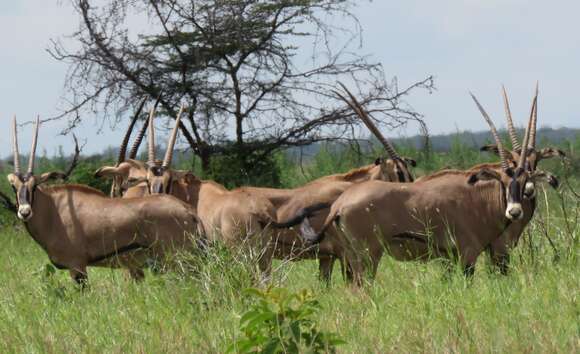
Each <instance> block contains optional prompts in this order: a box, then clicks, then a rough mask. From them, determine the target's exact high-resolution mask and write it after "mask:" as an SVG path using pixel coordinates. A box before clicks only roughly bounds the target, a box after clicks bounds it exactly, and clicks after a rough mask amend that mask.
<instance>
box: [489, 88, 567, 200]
mask: <svg viewBox="0 0 580 354" xmlns="http://www.w3.org/2000/svg"><path fill="white" fill-rule="evenodd" d="M502 96H503V102H504V110H505V115H506V120H507V128H508V134H509V137H510V141H511V144H512V150H507V149H504V151H505V153H506V155H507V158H508V160H509V162H510V163H511V164H512V165H513V166H514V167H515V166H516V163H517V161H519V159H520V156H521V155H522V145H520V142H519V140H518V136H517V133H516V130H515V128H514V123H513V119H512V115H511V110H510V105H509V100H508V96H507V93H506V90H505V87H503V86H502ZM535 96H536V97H537V96H538V85H537V84H536V95H535ZM537 122H538V108H537V102H536V108H535V109H534V111H533V117H532V125H531V128H530V136H529V142H528V145H527V147H526V168H527V170H528V173H530V174H534V172H535V171H536V170H537V166H538V163H539V162H540V161H541V160H543V159H548V158H552V157H561V158H564V157H565V156H566V154H565V153H564V152H563V151H562V150H560V149H556V148H551V147H548V148H544V149H540V150H536V129H537ZM481 151H489V152H492V153H495V154H496V155H498V156H499V149H498V146H497V145H496V144H491V145H485V146H482V147H481ZM540 175H542V176H549V177H547V179H546V180H547V181H548V183H549V184H550V185H551V186H552V187H554V188H557V186H558V181H557V179H556V177H555V176H554V175H551V174H547V173H546V172H542V173H540ZM535 196H536V187H535V183H534V182H532V181H531V180H530V181H528V182H527V183H526V185H525V187H524V197H525V198H527V199H532V198H534V197H535Z"/></svg>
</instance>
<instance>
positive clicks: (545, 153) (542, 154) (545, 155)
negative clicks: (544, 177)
mask: <svg viewBox="0 0 580 354" xmlns="http://www.w3.org/2000/svg"><path fill="white" fill-rule="evenodd" d="M552 157H560V158H564V157H566V154H565V153H564V151H562V150H560V149H555V148H543V149H541V150H540V151H538V161H539V160H543V159H550V158H552Z"/></svg>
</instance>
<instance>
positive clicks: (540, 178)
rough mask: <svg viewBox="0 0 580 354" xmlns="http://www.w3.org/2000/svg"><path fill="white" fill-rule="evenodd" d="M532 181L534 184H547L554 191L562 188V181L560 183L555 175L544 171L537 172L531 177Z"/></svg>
mask: <svg viewBox="0 0 580 354" xmlns="http://www.w3.org/2000/svg"><path fill="white" fill-rule="evenodd" d="M530 180H531V181H532V182H534V183H536V182H547V183H548V184H549V185H550V186H551V187H552V188H554V189H558V187H559V186H560V181H558V178H557V177H556V176H555V175H553V174H551V173H549V172H546V171H542V170H536V171H535V172H534V173H533V174H532V176H531V177H530Z"/></svg>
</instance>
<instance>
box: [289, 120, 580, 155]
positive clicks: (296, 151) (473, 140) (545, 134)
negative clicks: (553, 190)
mask: <svg viewBox="0 0 580 354" xmlns="http://www.w3.org/2000/svg"><path fill="white" fill-rule="evenodd" d="M517 131H518V135H519V136H523V135H524V131H523V129H518V130H517ZM500 134H501V135H502V136H504V137H505V141H508V140H509V139H508V138H507V132H506V131H505V130H503V131H502V130H500ZM537 136H538V139H539V142H540V144H544V145H545V144H548V143H552V144H556V145H559V146H560V145H562V144H566V143H567V142H574V141H575V140H577V139H579V138H580V129H576V128H558V129H553V128H549V127H544V128H540V129H538V135H537ZM372 140H373V144H376V143H377V142H376V140H375V139H372ZM392 141H393V143H395V145H397V146H404V147H411V148H413V149H416V150H423V149H424V148H425V141H426V140H425V137H424V136H421V135H414V136H411V137H404V138H394V139H392ZM428 141H429V147H430V149H431V151H433V152H445V153H447V152H450V151H451V150H452V149H453V148H454V146H456V145H458V144H459V145H464V146H465V147H471V148H474V149H478V148H479V147H481V146H482V145H485V144H490V143H492V142H493V137H492V136H491V133H490V132H489V131H479V132H471V131H458V132H455V133H449V134H439V135H431V136H429V140H428ZM358 144H359V145H360V146H361V148H363V149H370V146H371V143H370V142H369V141H368V140H361V141H359V142H358ZM322 145H323V144H312V145H310V146H305V147H301V148H293V149H290V154H291V155H292V156H295V157H299V156H300V155H302V157H310V156H313V155H315V154H316V153H317V152H318V150H319V149H320V147H321V146H322Z"/></svg>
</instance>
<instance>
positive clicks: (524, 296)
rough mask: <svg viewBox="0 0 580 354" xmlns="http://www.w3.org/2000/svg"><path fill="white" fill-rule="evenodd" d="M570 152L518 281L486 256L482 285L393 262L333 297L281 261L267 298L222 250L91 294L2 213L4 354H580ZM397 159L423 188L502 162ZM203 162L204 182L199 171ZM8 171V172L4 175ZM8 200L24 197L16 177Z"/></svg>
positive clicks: (577, 204) (288, 174) (249, 268)
mask: <svg viewBox="0 0 580 354" xmlns="http://www.w3.org/2000/svg"><path fill="white" fill-rule="evenodd" d="M559 145H560V147H561V148H562V149H563V150H565V152H566V153H567V154H568V156H569V158H568V160H567V161H566V162H565V163H562V162H560V161H558V160H556V159H553V160H547V161H543V162H542V164H541V166H540V167H541V168H542V169H545V170H548V171H551V172H553V173H554V174H556V175H558V176H559V178H560V182H561V186H560V188H559V190H558V191H553V190H551V189H550V188H549V187H543V188H541V189H540V190H539V193H538V210H536V214H535V216H534V219H533V220H532V222H531V224H530V225H529V226H528V228H527V230H526V231H525V234H524V236H523V237H522V239H521V241H520V244H519V245H518V247H517V249H516V250H515V253H514V255H513V257H512V260H513V262H512V271H511V272H510V274H509V275H507V276H503V275H500V274H499V273H497V272H495V271H493V270H492V269H491V267H489V261H488V260H487V257H485V256H482V257H480V261H479V263H478V264H477V269H476V274H475V276H474V277H473V279H466V278H465V277H464V276H463V273H462V271H461V270H460V269H459V268H458V269H457V271H456V272H454V273H452V274H450V275H449V274H447V273H446V271H445V267H444V266H443V264H442V263H440V262H437V261H433V262H429V263H415V262H409V263H402V262H397V261H394V260H392V259H390V258H389V257H384V258H383V261H382V263H381V266H380V269H379V272H378V277H377V279H376V280H375V282H374V283H373V284H369V285H367V286H366V287H364V288H363V289H358V290H356V289H353V288H351V287H349V286H348V285H346V284H345V282H344V281H343V280H342V277H341V276H340V274H339V273H340V272H338V271H336V272H335V275H334V278H333V281H332V284H331V286H330V287H328V288H327V287H326V286H325V285H324V284H323V283H321V282H319V281H318V279H317V272H318V267H317V264H316V263H315V262H313V261H302V262H279V261H278V262H276V263H275V271H274V273H273V276H272V279H271V281H270V282H269V283H267V284H259V283H258V282H256V280H255V279H256V278H257V271H256V267H255V265H254V264H253V263H252V262H251V261H248V260H247V259H245V258H244V255H242V254H236V253H233V252H232V251H228V250H227V249H225V248H223V247H219V246H216V247H213V248H211V249H209V250H208V251H207V252H205V253H200V254H181V255H178V256H176V259H174V260H173V261H174V262H172V264H173V266H172V269H171V270H170V271H167V272H161V273H158V272H157V271H148V272H147V277H146V279H145V280H144V281H143V282H141V283H135V282H133V281H131V280H129V279H128V277H127V276H126V275H125V274H124V273H123V272H122V271H116V270H103V269H95V268H91V269H90V270H89V272H90V279H91V284H90V287H89V288H88V289H86V290H85V291H79V289H78V288H77V287H76V286H75V285H74V283H73V282H72V281H71V280H70V278H69V277H68V274H66V273H65V272H62V271H56V270H54V269H53V268H52V266H49V265H47V264H48V259H47V257H46V254H45V253H44V252H43V250H42V249H40V247H38V246H37V245H36V244H35V242H34V241H33V240H32V239H31V238H30V237H29V236H28V234H27V232H26V230H25V229H24V227H23V226H22V224H21V223H20V222H18V221H17V220H15V219H14V218H13V217H12V215H11V214H10V213H9V212H6V211H3V213H2V229H1V231H0V237H1V238H2V240H3V243H2V244H3V247H1V248H0V269H2V270H3V271H2V272H1V273H0V284H1V285H0V318H2V321H0V350H1V351H2V352H16V351H18V352H102V351H105V352H199V353H209V352H224V351H227V350H230V351H233V352H236V351H240V352H259V351H260V350H264V352H267V349H268V348H269V349H272V348H275V347H276V346H277V348H283V350H287V351H289V352H292V351H299V352H308V351H311V352H313V351H317V350H318V351H333V350H334V349H336V350H337V351H338V352H349V353H351V352H352V353H355V352H356V353H359V352H395V351H397V352H550V353H553V352H566V353H571V352H578V350H579V349H580V305H579V299H578V294H579V293H580V291H579V285H578V284H580V273H579V272H578V269H580V267H579V265H580V264H579V256H580V255H579V250H580V248H579V239H580V237H579V236H580V226H579V225H578V221H579V220H578V218H579V217H580V199H579V195H578V191H580V157H579V156H578V151H579V150H580V138H577V139H576V140H569V141H564V142H560V144H559ZM398 151H399V152H400V153H401V155H406V156H411V157H413V158H415V159H416V160H417V161H418V162H419V166H418V167H417V168H416V169H415V174H416V175H424V174H428V173H430V172H432V171H435V170H437V169H439V168H442V167H445V166H451V167H457V168H465V167H469V166H471V165H474V164H476V163H478V162H482V161H495V160H496V158H495V157H494V156H491V155H489V154H487V153H480V152H479V151H477V150H476V149H473V148H471V147H467V146H466V145H464V144H462V143H461V142H460V141H459V140H457V141H456V142H455V143H453V144H452V148H451V150H449V151H448V152H437V153H434V152H430V153H429V152H425V151H419V150H416V149H414V148H411V147H405V145H404V144H399V146H398ZM378 155H380V151H379V150H378V149H377V150H375V151H365V149H362V151H361V150H360V149H358V148H357V147H356V146H343V147H339V146H337V145H326V146H322V147H321V149H320V150H319V152H318V153H317V154H316V155H315V156H312V157H310V158H304V159H303V161H302V163H300V161H299V160H297V159H295V158H293V157H292V158H290V157H288V155H287V154H284V153H280V154H277V155H274V157H273V158H272V159H271V160H267V161H263V165H264V166H262V167H260V168H263V171H264V174H261V173H252V174H250V173H245V172H244V171H241V172H240V169H237V168H236V167H235V166H232V164H233V162H232V161H228V160H223V161H220V160H219V159H217V160H216V162H215V164H214V165H213V166H212V168H214V171H213V172H211V173H213V174H212V175H211V176H209V177H215V178H218V177H219V179H220V180H221V181H223V182H227V183H228V184H229V186H232V187H233V186H235V185H241V184H261V185H273V186H277V187H293V186H297V185H301V184H303V183H305V182H307V181H309V180H312V179H314V178H317V177H319V176H322V175H326V174H330V173H335V172H339V171H345V170H348V169H349V168H352V167H355V166H360V165H363V164H367V163H371V162H372V161H373V160H374V158H375V157H376V156H378ZM112 156H113V155H112V154H104V155H103V156H93V157H87V158H82V159H81V163H80V164H79V166H78V168H77V170H76V171H75V173H74V175H73V177H72V179H71V182H77V183H86V184H90V185H93V186H95V187H97V188H102V189H104V190H106V189H107V183H104V182H102V181H97V180H95V179H94V178H93V177H92V173H93V172H94V170H95V169H96V168H97V167H98V166H101V165H103V164H105V163H106V162H110V161H111V160H112ZM192 159H193V158H192V157H190V156H188V155H183V156H181V158H179V159H178V160H177V161H176V163H177V164H176V165H175V168H179V167H180V166H179V165H181V167H188V168H191V165H192V161H193V160H192ZM193 162H194V169H198V168H199V161H193ZM66 163H67V158H65V157H64V156H61V157H55V158H48V157H42V158H40V160H39V165H38V170H39V171H47V170H51V169H55V168H60V169H62V168H64V167H65V166H66ZM9 168H10V166H9V165H7V164H4V167H3V171H2V174H3V175H4V174H5V173H6V172H7V171H8V169H9ZM257 170H258V169H257ZM259 171H261V170H259ZM254 172H255V171H254ZM260 178H262V179H260ZM0 187H1V191H2V192H4V193H5V194H6V195H9V196H12V194H11V191H10V190H9V189H8V187H7V184H6V180H5V178H4V177H3V176H2V178H0ZM337 269H338V267H337ZM253 288H257V289H254V290H248V289H253ZM313 338H314V339H313ZM316 338H318V340H316ZM322 339H324V340H322ZM269 345H270V347H269ZM335 346H336V347H335Z"/></svg>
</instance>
